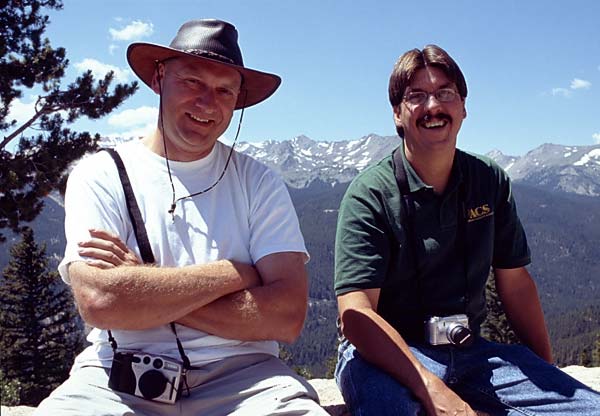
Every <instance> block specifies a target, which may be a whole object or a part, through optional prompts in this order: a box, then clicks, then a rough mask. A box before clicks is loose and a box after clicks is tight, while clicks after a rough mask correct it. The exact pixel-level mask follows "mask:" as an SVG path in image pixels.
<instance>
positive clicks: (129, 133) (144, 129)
mask: <svg viewBox="0 0 600 416" xmlns="http://www.w3.org/2000/svg"><path fill="white" fill-rule="evenodd" d="M155 128H156V120H155V121H154V122H153V123H148V124H146V125H144V126H140V127H135V128H133V129H129V130H124V131H121V132H119V133H110V134H105V135H103V139H104V141H113V140H114V142H115V143H119V142H121V141H123V140H128V139H139V138H142V137H145V136H147V135H149V134H150V133H152V131H153V130H154V129H155ZM107 139H108V140H107Z"/></svg>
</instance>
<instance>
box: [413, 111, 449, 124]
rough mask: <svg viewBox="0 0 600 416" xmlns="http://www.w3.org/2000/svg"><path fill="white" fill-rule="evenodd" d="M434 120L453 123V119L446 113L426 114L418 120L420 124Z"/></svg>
mask: <svg viewBox="0 0 600 416" xmlns="http://www.w3.org/2000/svg"><path fill="white" fill-rule="evenodd" d="M433 119H437V120H447V121H449V122H451V121H452V117H450V114H446V113H438V114H435V115H433V114H429V113H428V114H425V115H424V116H423V117H421V118H420V119H419V120H418V123H425V122H428V121H431V120H433Z"/></svg>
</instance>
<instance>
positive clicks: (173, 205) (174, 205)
mask: <svg viewBox="0 0 600 416" xmlns="http://www.w3.org/2000/svg"><path fill="white" fill-rule="evenodd" d="M159 63H160V62H158V61H156V73H157V74H158V93H159V96H160V98H159V119H160V129H161V136H162V142H163V148H164V152H165V161H166V164H167V172H168V173H169V183H170V184H171V192H172V200H171V207H170V208H169V210H168V213H169V214H171V217H172V218H173V221H175V209H176V208H177V203H178V202H179V201H183V200H184V199H188V198H193V197H195V196H198V195H201V194H204V193H206V192H208V191H210V190H211V189H213V188H214V187H215V186H217V184H218V183H219V182H220V181H221V179H223V176H225V171H227V167H228V166H229V161H230V160H231V156H232V155H233V149H234V147H235V144H236V143H237V139H238V137H239V135H240V130H241V127H242V120H243V118H244V106H245V105H246V98H247V96H248V93H247V91H246V90H244V89H242V90H241V91H240V94H244V100H243V101H242V112H241V113H240V119H239V121H238V126H237V130H236V132H235V138H234V139H233V143H232V144H231V149H230V150H229V155H228V156H227V161H226V162H225V166H224V167H223V171H222V172H221V174H220V175H219V178H218V179H217V180H216V181H215V183H213V184H212V185H210V186H209V187H207V188H205V189H203V190H201V191H198V192H194V193H193V194H189V195H187V196H182V197H180V198H176V196H175V185H174V184H173V177H172V175H171V166H170V164H169V157H168V155H167V141H166V140H165V126H164V124H163V100H162V82H161V77H160V68H159V67H158V65H159ZM242 83H243V78H242Z"/></svg>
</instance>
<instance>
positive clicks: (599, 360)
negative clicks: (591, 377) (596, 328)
mask: <svg viewBox="0 0 600 416" xmlns="http://www.w3.org/2000/svg"><path fill="white" fill-rule="evenodd" d="M590 365H591V366H592V367H600V332H598V333H597V334H596V339H595V340H594V345H593V346H592V362H591V364H590Z"/></svg>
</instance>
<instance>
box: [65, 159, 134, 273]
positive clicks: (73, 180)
mask: <svg viewBox="0 0 600 416" xmlns="http://www.w3.org/2000/svg"><path fill="white" fill-rule="evenodd" d="M120 186H121V183H120V181H119V177H118V174H117V169H116V167H114V163H112V159H110V156H109V155H108V154H107V153H106V152H100V153H97V154H94V155H92V156H89V157H87V158H85V159H83V160H82V161H80V162H79V163H78V165H77V166H76V167H75V168H74V169H73V171H72V172H71V174H70V175H69V179H68V181H67V189H66V193H65V236H66V240H67V245H66V248H65V255H64V258H63V260H62V261H61V262H60V264H59V266H58V271H59V273H60V275H61V277H62V279H63V280H64V281H65V282H67V283H69V281H70V280H69V275H68V265H69V264H70V263H72V262H74V261H81V260H85V258H84V257H82V256H81V255H79V253H78V248H79V247H78V245H77V243H79V242H81V241H84V240H87V239H89V238H90V234H89V230H90V229H92V228H96V229H102V230H107V231H110V232H112V233H115V234H117V235H118V236H119V237H120V238H121V239H122V241H127V235H128V232H129V230H128V229H127V224H126V223H125V222H124V221H123V216H122V212H121V211H120V209H119V203H118V201H117V199H118V198H119V197H122V196H121V194H122V191H121V192H120V193H119V187H120Z"/></svg>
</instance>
